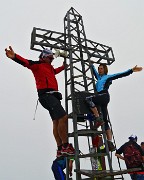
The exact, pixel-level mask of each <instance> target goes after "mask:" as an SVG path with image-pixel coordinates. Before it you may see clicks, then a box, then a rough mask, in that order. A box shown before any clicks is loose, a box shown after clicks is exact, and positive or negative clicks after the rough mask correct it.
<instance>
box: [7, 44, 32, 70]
mask: <svg viewBox="0 0 144 180" xmlns="http://www.w3.org/2000/svg"><path fill="white" fill-rule="evenodd" d="M5 52H6V56H7V57H8V58H10V59H12V60H13V61H15V62H17V63H19V64H21V65H23V66H25V67H29V65H30V64H29V61H28V60H27V59H25V58H23V57H21V56H19V55H18V54H16V53H15V52H14V50H13V49H12V47H11V46H9V49H7V48H6V49H5Z"/></svg>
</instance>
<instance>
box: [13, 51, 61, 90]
mask: <svg viewBox="0 0 144 180" xmlns="http://www.w3.org/2000/svg"><path fill="white" fill-rule="evenodd" d="M14 61H16V62H17V63H19V64H21V65H23V66H25V67H27V68H28V69H30V70H31V71H32V73H33V75H34V77H35V81H36V87H37V89H38V90H39V89H46V88H49V89H53V90H55V91H58V83H57V80H56V77H55V74H58V73H60V72H61V71H62V70H64V66H60V67H58V68H55V69H54V67H53V66H52V65H51V64H48V63H45V62H38V61H29V60H27V59H25V58H23V57H21V56H19V55H18V54H16V57H15V59H14ZM18 61H19V62H18Z"/></svg>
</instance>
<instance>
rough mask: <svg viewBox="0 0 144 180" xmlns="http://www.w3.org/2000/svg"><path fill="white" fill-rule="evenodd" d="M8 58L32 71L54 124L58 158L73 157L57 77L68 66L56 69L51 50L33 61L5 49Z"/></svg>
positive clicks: (41, 99)
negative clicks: (63, 156) (53, 64)
mask: <svg viewBox="0 0 144 180" xmlns="http://www.w3.org/2000/svg"><path fill="white" fill-rule="evenodd" d="M5 52H6V56H7V57H8V58H10V59H12V60H13V61H15V62H17V63H19V64H21V65H23V66H24V67H27V68H28V69H30V70H31V71H32V73H33V75H34V78H35V82H36V87H37V92H38V97H39V102H40V103H41V105H42V106H43V107H44V108H45V109H47V110H48V111H49V114H50V116H51V118H52V122H53V135H54V137H55V140H56V143H57V146H58V149H57V155H56V156H57V157H60V156H62V155H65V154H66V155H73V154H74V153H75V150H74V148H73V146H72V144H69V143H68V128H67V123H68V122H67V121H68V116H67V114H66V112H65V110H64V108H63V107H62V105H61V102H60V100H61V99H62V95H61V93H60V92H58V83H57V80H56V77H55V75H56V74H58V73H60V72H61V71H62V70H64V69H65V67H66V64H65V63H63V65H62V66H60V67H58V68H54V67H53V66H52V65H51V63H52V61H53V59H54V57H53V53H52V51H51V50H49V49H44V50H43V51H42V52H41V54H40V56H39V61H32V60H28V59H25V58H23V57H21V56H20V55H18V54H16V53H15V52H14V50H13V49H12V47H11V46H9V48H8V49H7V48H6V49H5Z"/></svg>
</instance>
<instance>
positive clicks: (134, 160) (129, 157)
mask: <svg viewBox="0 0 144 180" xmlns="http://www.w3.org/2000/svg"><path fill="white" fill-rule="evenodd" d="M123 154H124V158H125V163H126V166H127V168H137V167H141V166H142V163H143V159H142V155H141V152H140V150H139V149H138V148H137V147H136V146H135V145H134V144H129V145H127V146H126V147H125V149H124V153H123Z"/></svg>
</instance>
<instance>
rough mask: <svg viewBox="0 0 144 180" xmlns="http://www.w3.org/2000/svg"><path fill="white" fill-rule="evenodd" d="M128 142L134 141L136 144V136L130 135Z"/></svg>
mask: <svg viewBox="0 0 144 180" xmlns="http://www.w3.org/2000/svg"><path fill="white" fill-rule="evenodd" d="M129 140H130V141H135V142H137V136H136V135H133V134H132V135H131V136H130V137H129Z"/></svg>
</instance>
